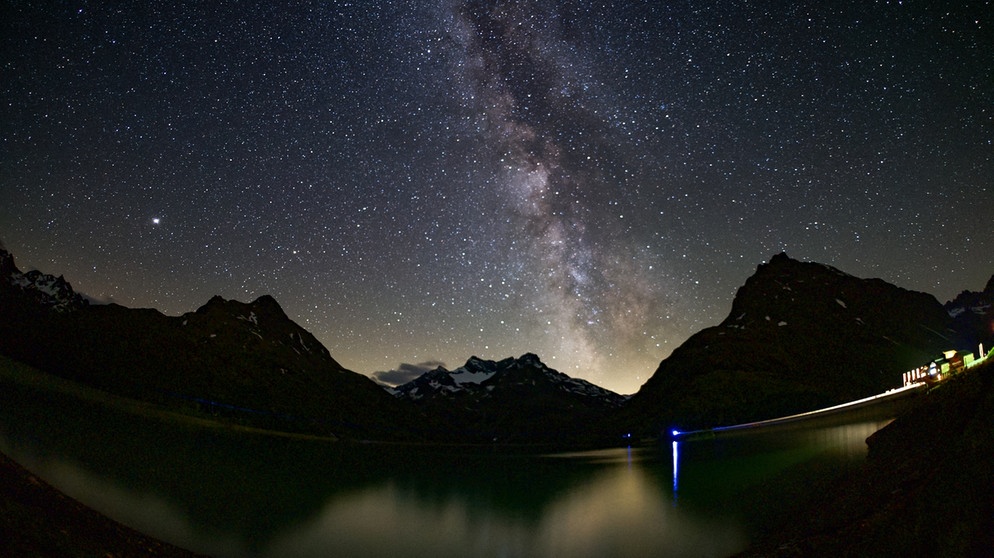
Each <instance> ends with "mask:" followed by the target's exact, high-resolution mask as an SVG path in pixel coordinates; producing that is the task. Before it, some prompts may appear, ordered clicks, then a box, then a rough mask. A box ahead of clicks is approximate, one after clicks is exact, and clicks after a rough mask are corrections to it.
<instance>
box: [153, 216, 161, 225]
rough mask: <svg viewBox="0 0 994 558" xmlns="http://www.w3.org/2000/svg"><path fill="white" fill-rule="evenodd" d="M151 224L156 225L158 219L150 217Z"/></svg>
mask: <svg viewBox="0 0 994 558" xmlns="http://www.w3.org/2000/svg"><path fill="white" fill-rule="evenodd" d="M152 224H153V225H158V224H159V218H158V217H152Z"/></svg>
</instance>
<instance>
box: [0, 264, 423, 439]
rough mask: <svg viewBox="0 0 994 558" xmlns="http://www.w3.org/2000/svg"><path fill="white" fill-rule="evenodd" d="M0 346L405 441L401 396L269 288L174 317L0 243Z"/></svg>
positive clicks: (61, 369) (231, 408) (113, 378)
mask: <svg viewBox="0 0 994 558" xmlns="http://www.w3.org/2000/svg"><path fill="white" fill-rule="evenodd" d="M0 352H2V353H3V354H6V355H8V356H10V357H11V358H14V359H16V360H19V361H22V362H24V363H26V364H29V365H31V366H34V367H36V368H39V369H41V370H44V371H46V372H49V373H53V374H57V375H59V376H62V377H65V378H69V379H72V380H77V381H80V382H83V383H86V384H89V385H92V386H95V387H98V388H100V389H103V390H106V391H109V392H113V393H117V394H121V395H126V396H129V397H135V398H138V399H142V400H145V401H150V402H153V403H157V404H162V405H166V406H169V407H173V408H180V409H185V410H187V411H189V412H191V413H197V414H208V415H212V416H217V417H221V418H224V419H225V420H231V421H236V422H241V423H247V424H251V425H254V426H263V427H272V428H281V429H290V430H302V431H307V432H314V433H320V434H328V435H333V436H338V437H345V438H364V437H375V438H387V439H391V438H403V437H405V435H404V434H403V433H401V432H398V430H397V424H403V423H404V422H407V421H408V420H409V417H408V411H407V409H405V407H404V406H403V405H401V404H400V402H398V401H396V400H395V399H394V398H392V397H390V396H389V395H388V394H385V393H384V392H383V390H382V389H380V388H379V387H378V386H377V385H376V384H375V383H373V382H372V381H371V380H369V379H368V378H366V377H365V376H362V375H360V374H356V373H354V372H351V371H348V370H346V369H344V368H343V367H342V366H341V365H340V364H339V363H338V362H336V361H335V359H333V358H332V357H331V355H330V354H329V352H328V350H327V349H326V348H325V347H324V346H322V345H321V343H320V342H318V341H317V339H315V338H314V336H313V335H311V334H310V333H309V332H307V331H306V330H304V329H303V328H301V327H300V326H299V325H297V324H296V323H294V322H293V321H292V320H290V319H289V318H288V317H287V315H286V314H285V313H284V312H283V310H282V308H280V306H279V304H278V303H277V302H276V300H274V299H273V298H272V297H269V296H263V297H260V298H259V299H257V300H255V301H253V302H251V303H242V302H238V301H232V300H224V299H223V298H221V297H214V298H212V299H211V300H210V301H208V302H207V304H205V305H204V306H202V307H201V308H199V309H198V310H197V311H196V312H190V313H187V314H184V315H182V316H176V317H170V316H165V315H163V314H162V313H160V312H158V311H156V310H151V309H132V308H125V307H123V306H119V305H116V304H109V305H90V304H87V303H86V301H85V300H84V299H83V297H81V296H80V295H79V294H77V293H75V292H74V291H73V290H72V287H71V285H69V283H67V282H66V281H65V280H64V279H63V278H61V277H59V278H54V277H52V276H49V275H45V274H42V273H39V272H29V273H22V272H21V271H20V270H18V269H17V267H16V266H15V265H14V260H13V257H12V256H11V255H10V254H9V253H7V252H5V251H2V250H0Z"/></svg>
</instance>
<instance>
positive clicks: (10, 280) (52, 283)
mask: <svg viewBox="0 0 994 558" xmlns="http://www.w3.org/2000/svg"><path fill="white" fill-rule="evenodd" d="M0 288H5V289H6V288H9V289H13V290H15V292H17V293H18V294H19V295H21V296H25V297H27V298H28V299H30V300H33V301H34V303H39V304H41V305H42V306H46V307H49V308H51V309H53V310H56V311H58V312H68V311H73V310H76V309H79V308H81V307H83V306H86V305H88V304H89V301H87V300H86V299H85V298H84V297H83V295H81V294H79V293H77V292H76V291H74V290H73V288H72V285H70V284H69V282H68V281H66V279H65V277H63V276H62V275H59V276H58V277H56V276H54V275H50V274H47V273H42V272H41V271H38V270H36V269H35V270H31V271H29V272H27V273H21V270H20V269H18V268H17V265H16V264H15V263H14V256H13V254H11V253H10V252H8V251H6V250H4V249H3V248H0Z"/></svg>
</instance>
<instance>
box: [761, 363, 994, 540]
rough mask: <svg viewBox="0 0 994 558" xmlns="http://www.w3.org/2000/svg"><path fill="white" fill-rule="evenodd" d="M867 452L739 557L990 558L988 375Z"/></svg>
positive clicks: (943, 396)
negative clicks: (857, 465) (850, 469)
mask: <svg viewBox="0 0 994 558" xmlns="http://www.w3.org/2000/svg"><path fill="white" fill-rule="evenodd" d="M867 444H868V445H869V455H868V457H867V460H866V462H865V464H864V465H863V466H862V467H860V468H859V469H858V470H856V471H853V472H851V473H850V474H847V475H846V476H845V477H844V478H841V479H826V480H825V482H824V483H823V486H821V487H815V488H816V490H814V491H813V493H809V494H808V495H807V496H805V497H804V498H805V499H804V500H803V502H802V503H800V504H798V505H794V506H789V507H790V509H789V510H786V509H785V510H784V514H783V515H784V516H783V518H782V520H781V521H780V522H779V523H778V524H777V525H778V527H777V528H776V530H775V533H771V534H770V535H768V536H767V537H766V538H765V539H763V540H761V541H759V543H758V544H756V545H755V547H754V548H752V549H750V550H749V551H747V552H745V553H743V554H742V556H784V557H786V556H902V557H908V556H922V557H926V556H929V557H930V556H991V555H992V552H994V366H992V365H990V364H988V365H985V366H982V367H978V368H976V369H973V370H971V371H968V372H966V373H964V374H962V375H960V376H957V377H954V378H952V379H950V380H949V381H947V382H946V383H944V384H942V385H940V386H938V387H936V388H934V389H933V390H932V391H930V392H929V393H928V394H927V395H926V396H924V397H922V398H920V403H919V404H918V405H916V406H915V407H914V408H913V409H912V410H910V411H909V412H908V413H907V414H905V415H903V416H901V417H899V418H898V419H897V420H895V421H894V422H893V423H891V424H890V425H888V426H887V427H886V428H883V429H881V430H880V431H879V432H877V433H876V434H874V435H873V436H871V437H870V438H869V439H868V440H867ZM811 488H812V487H808V489H809V490H810V489H811ZM786 507H787V506H786V505H785V508H786Z"/></svg>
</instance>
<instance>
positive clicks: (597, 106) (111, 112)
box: [0, 0, 994, 393]
mask: <svg viewBox="0 0 994 558" xmlns="http://www.w3.org/2000/svg"><path fill="white" fill-rule="evenodd" d="M0 10H2V17H0V20H2V21H3V23H0V26H2V29H3V32H2V39H0V40H2V44H3V47H2V51H0V124H2V125H0V239H2V240H3V243H4V244H5V245H6V246H7V248H8V249H9V250H10V251H11V252H12V253H14V255H15V257H17V260H18V263H19V265H20V266H21V267H22V268H24V269H30V268H39V269H41V270H43V271H45V272H49V273H55V274H64V275H65V276H66V278H67V279H68V280H70V281H71V282H72V284H73V286H74V287H75V288H76V289H77V290H79V291H81V292H83V293H86V294H87V295H89V296H90V297H92V298H93V299H94V300H96V301H101V302H110V301H113V302H117V303H120V304H124V305H127V306H138V307H155V308H158V309H160V310H162V311H163V312H165V313H167V314H180V313H183V312H188V311H192V310H194V309H196V308H197V307H199V306H200V305H202V304H203V303H205V302H206V301H207V300H208V299H209V298H210V297H211V296H212V295H214V294H220V295H221V296H224V297H226V298H235V299H239V300H244V301H247V300H252V299H254V298H256V297H258V296H261V295H263V294H272V295H273V296H275V297H276V299H277V300H278V301H279V302H280V303H281V305H282V306H283V308H284V310H286V312H287V314H288V315H289V316H290V317H291V318H293V319H294V320H296V321H297V322H298V323H300V324H301V325H303V326H304V327H306V328H307V329H309V330H310V331H312V332H313V333H314V334H315V335H316V336H317V337H318V339H320V340H321V341H322V342H323V343H324V344H325V345H326V346H327V347H328V349H329V350H330V351H331V354H332V355H333V356H334V357H335V358H336V359H337V360H339V362H341V363H342V364H343V365H344V366H346V367H348V368H350V369H353V370H355V371H357V372H361V373H365V374H373V373H375V372H385V371H393V372H394V373H393V374H392V375H391V377H396V376H398V373H397V371H407V372H410V373H415V372H416V371H417V370H419V369H420V368H425V367H434V366H437V365H438V364H440V363H444V364H445V365H447V366H448V367H450V368H454V367H456V366H459V365H460V364H462V362H464V361H465V360H466V359H467V358H468V357H469V356H471V355H477V356H480V357H482V358H492V359H500V358H504V357H507V356H518V355H520V354H522V353H525V352H534V353H537V354H539V355H540V356H541V357H542V359H543V360H544V361H545V362H546V363H547V364H549V365H550V366H552V367H554V368H556V369H558V370H560V371H562V372H565V373H567V374H570V375H572V376H577V377H582V378H586V379H588V380H590V381H593V382H595V383H597V384H599V385H602V386H604V387H607V388H609V389H614V390H616V391H619V392H622V393H631V392H634V391H635V390H637V389H638V387H639V386H640V385H641V384H642V383H643V382H644V381H645V380H646V379H647V378H648V377H649V376H650V375H651V374H652V373H653V371H654V370H655V368H656V366H657V365H658V363H659V361H660V360H662V359H663V358H665V357H666V356H667V355H668V354H669V353H670V352H671V351H672V350H673V349H674V348H675V347H677V346H678V345H679V344H680V343H681V342H683V341H684V340H685V339H686V338H687V337H689V336H690V335H691V334H693V333H694V332H696V331H698V330H700V329H702V328H704V327H707V326H709V325H713V324H716V323H717V322H719V321H720V320H721V319H723V318H724V317H725V315H726V314H727V313H728V311H729V308H730V305H731V301H732V297H733V296H734V293H735V289H736V288H737V287H738V286H740V285H741V284H742V283H743V282H744V281H745V279H746V278H747V277H748V276H749V275H751V274H752V272H753V271H754V270H755V267H756V265H757V264H759V263H762V262H764V261H767V260H768V259H769V258H770V257H771V256H772V255H774V254H775V253H778V252H780V251H786V252H787V253H788V254H789V255H791V256H792V257H795V258H798V259H803V260H813V261H819V262H822V263H827V264H830V265H833V266H835V267H838V268H840V269H842V270H844V271H847V272H849V273H852V274H855V275H858V276H863V277H880V278H882V279H884V280H886V281H889V282H891V283H894V284H896V285H899V286H902V287H905V288H909V289H915V290H920V291H925V292H929V293H931V294H934V295H935V296H936V297H937V298H938V299H939V300H940V302H944V301H945V300H948V299H951V298H952V297H954V296H955V295H956V293H958V292H959V291H961V290H964V289H971V290H979V289H981V288H982V287H983V285H984V284H985V282H986V280H987V278H988V277H989V276H990V274H991V273H992V272H994V256H992V254H994V234H992V233H991V229H992V227H991V217H990V211H991V209H990V208H991V207H992V206H994V79H992V77H991V76H994V39H992V37H994V33H992V26H991V24H992V21H991V19H992V15H994V7H992V6H991V3H990V2H958V3H956V5H955V6H953V7H949V6H945V5H938V4H932V3H921V2H913V1H905V2H861V3H857V4H856V5H853V6H847V7H843V6H839V7H835V6H829V5H824V4H816V3H777V2H761V3H721V4H720V5H718V6H711V5H708V4H705V3H695V2H617V3H594V2H575V1H568V0H564V1H561V2H549V1H536V2H515V1H465V2H458V1H455V0H451V1H449V0H435V1H430V2H414V3H407V2H317V1H315V2H306V1H304V2H293V3H290V4H288V5H284V6H278V7H277V6H272V5H270V3H263V2H247V3H246V2H241V3H231V2H211V3H187V2H176V3H167V4H164V5H153V6H144V5H141V4H131V3H125V4H124V5H116V4H111V5H105V4H104V3H100V2H85V1H80V2H63V3H57V4H47V3H34V2H32V3H28V2H8V3H5V5H4V7H3V8H0ZM384 377H386V375H384Z"/></svg>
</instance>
